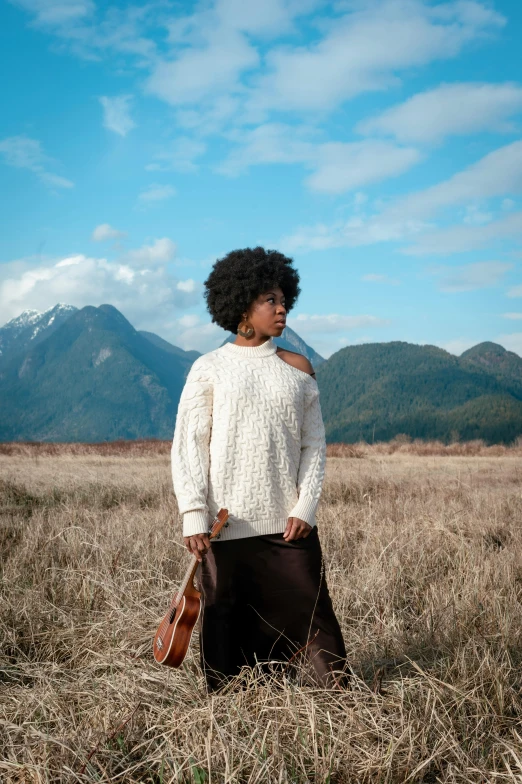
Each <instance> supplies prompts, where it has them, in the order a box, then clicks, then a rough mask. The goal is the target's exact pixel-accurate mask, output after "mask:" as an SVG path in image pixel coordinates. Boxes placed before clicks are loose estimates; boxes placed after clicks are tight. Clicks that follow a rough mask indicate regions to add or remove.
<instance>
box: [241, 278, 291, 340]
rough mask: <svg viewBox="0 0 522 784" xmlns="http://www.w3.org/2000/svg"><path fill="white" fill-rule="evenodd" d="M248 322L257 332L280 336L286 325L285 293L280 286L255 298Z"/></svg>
mask: <svg viewBox="0 0 522 784" xmlns="http://www.w3.org/2000/svg"><path fill="white" fill-rule="evenodd" d="M248 322H249V323H250V324H251V325H252V326H253V327H254V330H255V334H256V335H258V336H261V335H273V336H275V337H278V336H279V335H280V334H281V333H282V331H283V330H284V328H285V325H286V306H285V295H284V294H283V290H282V289H281V288H279V286H276V287H273V288H271V289H269V291H265V292H264V294H260V295H259V297H257V299H255V300H254V302H253V303H252V305H251V306H250V308H249V310H248Z"/></svg>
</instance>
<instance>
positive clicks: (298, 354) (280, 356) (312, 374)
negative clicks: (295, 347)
mask: <svg viewBox="0 0 522 784" xmlns="http://www.w3.org/2000/svg"><path fill="white" fill-rule="evenodd" d="M285 352H286V353H288V354H294V356H298V357H303V356H304V355H303V354H301V353H300V352H299V351H290V350H289V349H286V348H285V349H281V348H280V347H279V346H276V356H277V357H279V359H280V360H282V361H283V362H286V364H287V365H290V367H293V368H294V370H297V371H298V372H299V373H304V374H305V376H312V377H315V370H314V372H313V373H309V372H308V371H307V370H301V368H299V367H297V365H294V364H293V363H292V362H288V360H287V359H285V357H284V356H282V355H283V354H284V353H285ZM310 367H311V365H310ZM315 380H316V381H317V379H315Z"/></svg>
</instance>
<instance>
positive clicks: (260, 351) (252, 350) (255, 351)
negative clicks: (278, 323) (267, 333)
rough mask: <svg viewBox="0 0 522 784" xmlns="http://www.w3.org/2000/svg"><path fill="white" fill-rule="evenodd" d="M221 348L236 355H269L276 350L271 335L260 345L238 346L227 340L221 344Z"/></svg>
mask: <svg viewBox="0 0 522 784" xmlns="http://www.w3.org/2000/svg"><path fill="white" fill-rule="evenodd" d="M221 348H222V350H223V351H226V352H227V353H228V354H230V355H234V356H236V357H269V356H270V355H271V354H275V353H276V351H277V346H276V344H275V343H274V341H273V339H272V337H269V338H268V340H265V342H264V343H261V345H260V346H240V345H238V344H237V343H231V342H230V341H229V342H228V343H225V344H224V345H223V346H221Z"/></svg>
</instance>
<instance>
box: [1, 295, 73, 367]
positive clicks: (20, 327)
mask: <svg viewBox="0 0 522 784" xmlns="http://www.w3.org/2000/svg"><path fill="white" fill-rule="evenodd" d="M76 310H78V308H76V307H75V306H74V305H67V303H65V302H58V303H57V304H56V305H51V307H50V308H47V310H44V311H43V313H42V312H40V311H39V310H34V309H33V308H27V309H26V310H24V311H22V313H20V315H19V316H15V318H12V319H11V320H10V321H8V322H7V323H6V324H4V326H3V327H0V356H1V357H2V359H5V358H6V357H7V356H11V355H13V354H14V353H17V352H19V351H23V350H26V349H28V348H29V347H30V345H31V344H32V343H33V342H34V339H35V338H36V337H38V341H39V340H41V339H42V338H43V337H45V336H46V335H48V334H50V332H52V331H53V330H54V329H56V327H58V326H59V325H60V324H62V323H63V322H64V321H66V320H67V319H68V318H69V316H71V315H72V314H73V313H74V312H75V311H76ZM38 341H37V342H38Z"/></svg>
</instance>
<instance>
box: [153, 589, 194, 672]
mask: <svg viewBox="0 0 522 784" xmlns="http://www.w3.org/2000/svg"><path fill="white" fill-rule="evenodd" d="M200 612H201V593H200V592H199V591H196V589H195V588H194V587H193V586H190V587H188V588H187V590H186V591H185V593H184V594H183V596H182V597H181V601H180V603H179V605H178V606H177V607H176V608H175V611H174V610H170V609H169V610H168V612H167V613H166V614H165V616H164V618H163V621H162V623H160V626H159V629H158V631H157V632H156V634H155V636H154V647H153V651H154V658H155V659H156V661H157V662H158V664H166V665H167V666H168V667H179V666H180V665H181V663H182V662H183V659H184V658H185V655H186V653H187V650H188V647H189V645H190V640H191V639H192V632H193V631H194V627H195V625H196V623H197V621H198V618H199V614H200ZM173 613H174V618H173V620H172V621H171V620H170V619H171V617H172V614H173ZM165 627H166V628H165ZM163 629H165V631H162V630H163Z"/></svg>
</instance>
